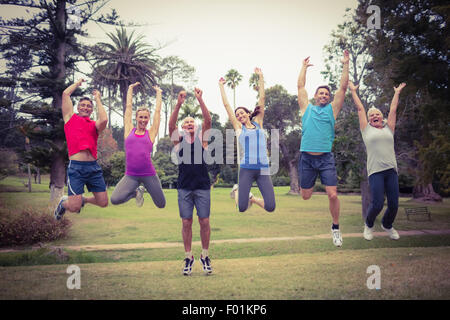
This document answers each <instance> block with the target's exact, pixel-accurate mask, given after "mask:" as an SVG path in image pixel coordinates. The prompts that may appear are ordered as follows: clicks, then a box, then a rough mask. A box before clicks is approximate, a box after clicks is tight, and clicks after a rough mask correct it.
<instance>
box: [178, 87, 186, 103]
mask: <svg viewBox="0 0 450 320" xmlns="http://www.w3.org/2000/svg"><path fill="white" fill-rule="evenodd" d="M185 100H186V91H184V90H182V91H180V93H178V102H177V104H179V105H181V104H183V103H184V101H185Z"/></svg>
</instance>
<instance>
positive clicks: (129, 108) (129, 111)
mask: <svg viewBox="0 0 450 320" xmlns="http://www.w3.org/2000/svg"><path fill="white" fill-rule="evenodd" d="M138 85H140V83H139V82H135V83H133V84H130V85H129V87H128V91H127V101H126V106H125V113H124V115H123V129H124V130H123V136H124V139H126V138H127V137H128V135H129V134H130V132H131V130H133V89H134V87H136V86H138Z"/></svg>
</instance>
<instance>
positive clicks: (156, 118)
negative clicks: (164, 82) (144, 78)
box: [149, 86, 162, 142]
mask: <svg viewBox="0 0 450 320" xmlns="http://www.w3.org/2000/svg"><path fill="white" fill-rule="evenodd" d="M153 89H155V91H156V107H155V113H154V115H153V122H152V126H151V127H150V130H149V134H150V140H152V142H155V139H156V136H157V135H158V131H159V125H160V123H161V103H162V90H161V88H160V87H159V86H153Z"/></svg>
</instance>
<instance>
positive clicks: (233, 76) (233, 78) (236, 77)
mask: <svg viewBox="0 0 450 320" xmlns="http://www.w3.org/2000/svg"><path fill="white" fill-rule="evenodd" d="M241 80H242V75H241V74H240V73H239V72H238V71H237V70H235V69H230V70H228V72H227V74H226V75H225V81H226V84H227V86H229V87H230V88H231V89H233V106H234V108H235V109H236V86H237V85H238V84H239V82H240V81H241Z"/></svg>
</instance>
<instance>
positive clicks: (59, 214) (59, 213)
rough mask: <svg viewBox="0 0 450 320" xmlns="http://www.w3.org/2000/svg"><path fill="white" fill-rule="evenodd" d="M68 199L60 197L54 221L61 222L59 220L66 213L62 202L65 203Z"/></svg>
mask: <svg viewBox="0 0 450 320" xmlns="http://www.w3.org/2000/svg"><path fill="white" fill-rule="evenodd" d="M68 198H69V197H67V196H62V197H61V200H59V203H58V206H57V207H56V209H55V213H54V215H55V219H56V220H61V218H62V217H63V215H64V213H66V208H64V207H63V205H62V203H63V202H64V201H66V200H67V199H68Z"/></svg>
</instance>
